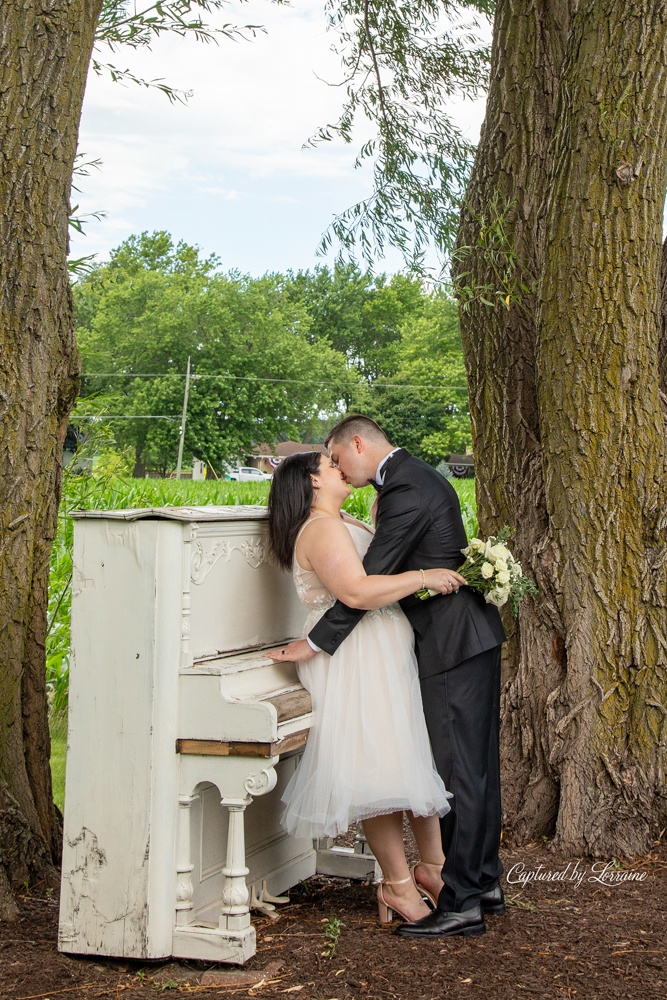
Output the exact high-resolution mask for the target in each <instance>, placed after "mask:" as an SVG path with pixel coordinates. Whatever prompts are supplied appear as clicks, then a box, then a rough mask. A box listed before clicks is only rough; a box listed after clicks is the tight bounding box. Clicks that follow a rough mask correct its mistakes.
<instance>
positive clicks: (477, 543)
mask: <svg viewBox="0 0 667 1000" xmlns="http://www.w3.org/2000/svg"><path fill="white" fill-rule="evenodd" d="M468 548H469V549H472V551H473V552H483V551H484V549H485V548H486V543H485V542H483V541H482V539H481V538H471V539H470V545H469V546H468Z"/></svg>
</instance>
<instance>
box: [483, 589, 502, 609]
mask: <svg viewBox="0 0 667 1000" xmlns="http://www.w3.org/2000/svg"><path fill="white" fill-rule="evenodd" d="M484 600H485V601H486V603H487V604H495V606H496V607H497V608H502V606H503V604H506V603H507V594H501V593H500V591H499V590H490V591H489V592H488V594H487V595H486V596H485V598H484Z"/></svg>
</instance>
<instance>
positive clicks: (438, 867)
mask: <svg viewBox="0 0 667 1000" xmlns="http://www.w3.org/2000/svg"><path fill="white" fill-rule="evenodd" d="M418 865H423V866H424V868H435V869H436V870H437V872H438V874H440V872H441V871H442V865H434V864H433V863H432V862H430V861H418V862H417V864H416V865H413V866H412V868H411V869H410V877H411V879H412V881H413V882H414V884H415V888H416V889H417V891H418V892H420V893H421V894H422V896H425V897H426V899H427V900H428V902H429V903H430V904H431V905H432V907H433V909H435V908H436V906H437V905H438V900H437V899H436V898H435V896H434V895H433V893H432V892H431V891H430V889H427V888H426V886H425V885H422V884H421V882H420V881H419V879H418V878H417V866H418Z"/></svg>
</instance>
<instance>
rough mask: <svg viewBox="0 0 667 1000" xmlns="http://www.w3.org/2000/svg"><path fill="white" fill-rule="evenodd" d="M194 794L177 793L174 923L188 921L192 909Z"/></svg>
mask: <svg viewBox="0 0 667 1000" xmlns="http://www.w3.org/2000/svg"><path fill="white" fill-rule="evenodd" d="M195 797H196V796H194V795H179V797H178V806H179V809H178V813H179V816H178V862H177V865H176V924H177V925H181V924H187V923H189V922H190V919H191V918H190V913H189V911H190V910H191V909H192V894H193V892H194V886H193V884H192V871H193V869H194V865H193V864H192V860H191V859H192V854H191V852H190V806H191V805H192V803H193V802H194V801H195Z"/></svg>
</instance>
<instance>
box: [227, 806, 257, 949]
mask: <svg viewBox="0 0 667 1000" xmlns="http://www.w3.org/2000/svg"><path fill="white" fill-rule="evenodd" d="M220 801H221V802H222V805H223V806H226V807H227V811H228V812H229V827H228V834H227V858H226V862H225V867H224V868H223V869H222V874H223V875H224V876H225V884H224V886H223V889H222V906H221V908H220V930H223V931H227V930H229V931H240V930H243V929H244V928H246V927H250V907H249V906H248V903H249V900H250V894H249V892H248V886H247V885H246V880H245V877H246V875H247V874H248V869H247V868H246V863H245V831H244V824H243V814H244V812H245V809H246V806H248V805H250V803H251V801H252V799H251V798H250V797H249V796H248V798H247V799H228V798H223V799H221V800H220Z"/></svg>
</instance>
